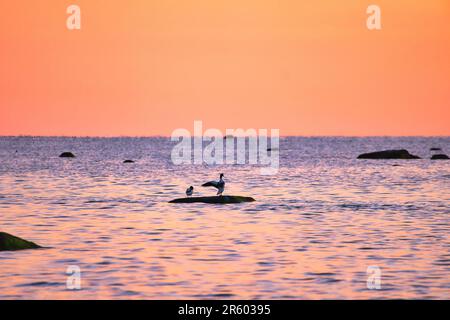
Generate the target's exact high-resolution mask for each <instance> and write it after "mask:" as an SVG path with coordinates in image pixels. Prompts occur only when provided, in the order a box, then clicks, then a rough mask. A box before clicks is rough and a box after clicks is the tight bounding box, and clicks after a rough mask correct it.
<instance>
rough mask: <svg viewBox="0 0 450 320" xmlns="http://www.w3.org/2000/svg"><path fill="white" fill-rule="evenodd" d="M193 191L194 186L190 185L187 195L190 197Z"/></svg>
mask: <svg viewBox="0 0 450 320" xmlns="http://www.w3.org/2000/svg"><path fill="white" fill-rule="evenodd" d="M193 193H194V187H193V186H190V187H189V188H187V189H186V196H188V197H190V196H192V194H193Z"/></svg>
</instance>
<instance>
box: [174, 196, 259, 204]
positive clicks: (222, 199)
mask: <svg viewBox="0 0 450 320" xmlns="http://www.w3.org/2000/svg"><path fill="white" fill-rule="evenodd" d="M253 201H255V199H253V198H252V197H241V196H214V197H189V198H180V199H175V200H172V201H169V203H195V202H202V203H221V204H226V203H242V202H253Z"/></svg>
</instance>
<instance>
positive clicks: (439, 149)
mask: <svg viewBox="0 0 450 320" xmlns="http://www.w3.org/2000/svg"><path fill="white" fill-rule="evenodd" d="M430 151H442V149H441V148H430Z"/></svg>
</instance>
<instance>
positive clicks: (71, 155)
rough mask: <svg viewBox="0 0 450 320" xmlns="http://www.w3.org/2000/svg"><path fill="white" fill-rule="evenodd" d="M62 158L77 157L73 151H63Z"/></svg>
mask: <svg viewBox="0 0 450 320" xmlns="http://www.w3.org/2000/svg"><path fill="white" fill-rule="evenodd" d="M59 157H60V158H75V155H74V154H73V153H72V152H63V153H61V154H60V155H59Z"/></svg>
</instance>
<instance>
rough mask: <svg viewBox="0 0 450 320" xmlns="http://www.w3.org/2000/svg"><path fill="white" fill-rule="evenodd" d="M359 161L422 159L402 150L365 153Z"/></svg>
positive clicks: (359, 157)
mask: <svg viewBox="0 0 450 320" xmlns="http://www.w3.org/2000/svg"><path fill="white" fill-rule="evenodd" d="M358 159H420V157H418V156H415V155H413V154H410V153H409V152H408V150H405V149H401V150H384V151H377V152H369V153H363V154H360V155H359V156H358Z"/></svg>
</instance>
